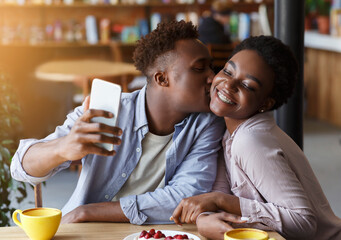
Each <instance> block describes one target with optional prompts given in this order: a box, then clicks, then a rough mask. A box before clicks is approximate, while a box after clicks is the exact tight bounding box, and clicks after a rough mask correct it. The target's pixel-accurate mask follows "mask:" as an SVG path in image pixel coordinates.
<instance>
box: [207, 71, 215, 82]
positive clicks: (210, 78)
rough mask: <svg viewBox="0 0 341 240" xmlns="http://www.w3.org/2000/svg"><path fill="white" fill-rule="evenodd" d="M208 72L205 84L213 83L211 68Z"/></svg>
mask: <svg viewBox="0 0 341 240" xmlns="http://www.w3.org/2000/svg"><path fill="white" fill-rule="evenodd" d="M208 71H209V73H208V77H207V83H208V84H211V83H212V82H213V78H214V72H213V70H212V69H211V68H210V69H209V70H208Z"/></svg>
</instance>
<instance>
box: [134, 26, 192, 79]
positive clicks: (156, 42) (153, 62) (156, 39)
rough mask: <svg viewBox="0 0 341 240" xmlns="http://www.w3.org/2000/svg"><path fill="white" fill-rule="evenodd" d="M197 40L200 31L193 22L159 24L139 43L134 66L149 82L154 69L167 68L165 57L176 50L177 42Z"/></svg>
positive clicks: (135, 52)
mask: <svg viewBox="0 0 341 240" xmlns="http://www.w3.org/2000/svg"><path fill="white" fill-rule="evenodd" d="M197 38H198V30H197V27H196V26H194V25H193V23H192V22H185V21H183V20H181V21H170V22H162V23H159V24H158V25H157V28H156V29H155V30H154V31H152V32H151V33H149V34H147V35H146V36H145V37H142V38H141V39H140V40H139V41H138V42H137V46H136V49H135V51H134V54H133V60H134V64H135V66H136V68H137V69H138V70H140V71H141V72H142V73H143V74H144V75H145V76H147V79H148V81H149V80H150V77H151V74H152V72H151V70H152V69H153V68H154V67H156V66H158V67H161V68H162V67H163V68H165V67H166V62H165V57H164V56H166V55H167V54H168V53H169V52H170V51H172V50H174V49H175V43H176V42H177V41H179V40H185V39H197ZM168 55H169V54H168ZM166 58H167V57H166ZM160 59H161V60H160ZM160 65H162V66H160Z"/></svg>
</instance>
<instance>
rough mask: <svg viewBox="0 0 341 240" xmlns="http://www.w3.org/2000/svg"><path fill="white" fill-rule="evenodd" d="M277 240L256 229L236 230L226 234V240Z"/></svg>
mask: <svg viewBox="0 0 341 240" xmlns="http://www.w3.org/2000/svg"><path fill="white" fill-rule="evenodd" d="M241 239H244V240H246V239H247V240H275V239H274V238H269V234H268V233H267V232H264V231H262V230H258V229H254V228H236V229H233V230H230V231H228V232H226V233H225V234H224V240H241Z"/></svg>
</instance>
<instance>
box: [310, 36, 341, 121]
mask: <svg viewBox="0 0 341 240" xmlns="http://www.w3.org/2000/svg"><path fill="white" fill-rule="evenodd" d="M305 47H306V48H305V64H304V68H305V69H304V83H305V91H306V92H305V95H306V96H305V97H306V100H307V105H306V107H307V108H306V113H307V115H308V116H309V117H314V118H317V119H319V120H323V121H326V122H329V123H331V124H334V125H337V126H341V106H340V103H341V94H340V90H341V38H334V37H331V36H329V35H321V34H317V33H311V32H308V33H306V34H305Z"/></svg>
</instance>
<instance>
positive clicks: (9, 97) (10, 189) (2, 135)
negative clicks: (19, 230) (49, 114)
mask: <svg viewBox="0 0 341 240" xmlns="http://www.w3.org/2000/svg"><path fill="white" fill-rule="evenodd" d="M19 113H20V108H19V104H18V102H17V100H16V98H15V94H14V91H13V89H12V87H11V84H10V82H9V76H8V75H6V74H5V73H4V72H3V71H1V69H0V195H1V198H0V227H2V226H9V225H10V220H11V216H12V213H13V211H14V210H15V209H14V208H13V207H12V206H11V200H12V199H15V201H17V203H20V202H22V201H23V200H24V198H25V197H26V196H27V192H26V185H25V184H24V183H22V182H17V181H15V180H13V179H12V178H11V174H10V164H11V159H12V156H13V154H14V152H15V150H16V148H17V146H18V141H17V136H18V131H19V129H20V127H21V121H20V119H19Z"/></svg>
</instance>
